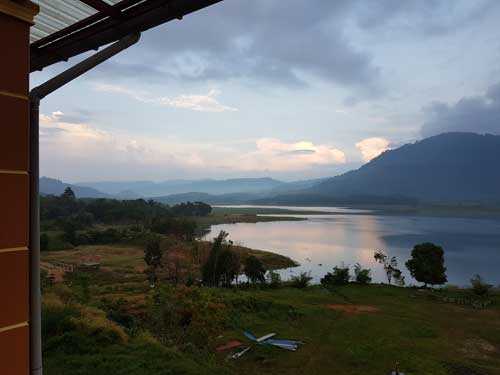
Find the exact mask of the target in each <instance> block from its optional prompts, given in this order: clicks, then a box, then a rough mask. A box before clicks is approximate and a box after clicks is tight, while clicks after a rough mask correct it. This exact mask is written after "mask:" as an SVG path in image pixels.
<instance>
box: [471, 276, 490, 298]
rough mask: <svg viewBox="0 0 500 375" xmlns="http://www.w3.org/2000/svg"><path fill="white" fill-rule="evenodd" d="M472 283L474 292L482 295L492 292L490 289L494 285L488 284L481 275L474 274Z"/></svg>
mask: <svg viewBox="0 0 500 375" xmlns="http://www.w3.org/2000/svg"><path fill="white" fill-rule="evenodd" d="M470 283H471V285H472V291H473V293H474V294H475V295H477V296H480V297H483V296H487V295H488V294H489V293H490V289H491V288H493V285H491V284H487V283H486V282H485V281H484V280H483V278H482V277H481V276H480V275H474V277H473V278H472V279H471V280H470Z"/></svg>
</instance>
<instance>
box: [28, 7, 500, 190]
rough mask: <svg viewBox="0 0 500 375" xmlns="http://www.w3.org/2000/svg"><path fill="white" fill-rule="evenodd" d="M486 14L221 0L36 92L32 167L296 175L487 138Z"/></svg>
mask: <svg viewBox="0 0 500 375" xmlns="http://www.w3.org/2000/svg"><path fill="white" fill-rule="evenodd" d="M499 19H500V1H497V0H477V1H476V0H453V1H441V0H407V1H400V0H379V1H371V0H364V1H361V0H336V1H331V0H287V1H286V2H284V1H282V0H252V1H248V0H224V1H223V2H221V3H219V4H216V5H214V6H212V7H210V8H207V9H205V10H202V11H200V12H197V13H195V14H191V15H189V16H186V17H184V19H183V20H180V21H173V22H171V23H168V24H165V25H163V26H160V27H157V28H155V29H153V30H150V31H147V32H145V33H143V34H142V37H141V41H140V42H139V43H138V44H136V45H135V46H133V47H131V48H130V49H128V50H127V51H125V52H122V53H121V54H120V55H118V56H116V57H114V58H113V59H112V60H109V61H108V62H106V63H104V64H102V65H100V66H99V67H97V68H96V69H94V70H93V71H92V72H89V73H87V74H86V75H84V76H82V77H80V78H78V79H77V80H75V81H73V82H71V83H70V84H68V85H67V86H65V87H63V88H61V89H60V90H58V91H57V92H55V93H53V94H51V95H50V96H49V97H47V98H46V99H44V101H43V102H42V105H41V109H40V112H41V115H40V153H41V155H40V158H41V165H40V168H41V174H42V175H45V176H49V177H55V178H59V179H62V180H64V181H67V182H82V181H109V180H122V181H123V180H155V181H162V180H169V179H202V178H236V177H238V178H239V177H274V178H277V179H281V180H286V181H290V180H303V179H309V178H318V177H327V176H334V175H336V174H339V173H343V172H345V171H347V170H350V169H353V168H358V167H359V166H361V165H362V164H363V163H366V162H368V161H369V160H371V159H372V158H374V157H376V156H378V155H379V154H380V153H381V152H383V151H385V150H387V149H391V148H395V147H398V146H400V145H402V144H404V143H408V142H415V141H417V140H419V139H422V138H424V137H429V136H432V135H436V134H439V133H443V132H450V131H471V132H476V133H493V134H500V27H499V26H498V20H499ZM88 55H89V54H86V55H83V56H78V57H75V58H73V59H70V60H69V62H67V63H59V64H57V65H54V66H51V67H49V68H46V69H45V70H43V71H42V72H37V73H33V74H32V75H31V86H32V87H35V86H36V85H38V84H40V83H42V82H44V81H45V80H47V79H49V78H50V77H52V76H54V75H55V74H57V73H58V72H61V71H63V70H65V69H67V68H68V67H69V66H71V65H73V64H74V63H76V62H78V61H80V60H81V59H82V58H83V57H86V56H88Z"/></svg>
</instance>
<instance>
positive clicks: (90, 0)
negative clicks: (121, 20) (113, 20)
mask: <svg viewBox="0 0 500 375" xmlns="http://www.w3.org/2000/svg"><path fill="white" fill-rule="evenodd" d="M80 2H82V3H84V4H86V5H88V6H89V7H91V8H94V9H95V10H97V11H99V12H102V13H104V14H106V15H108V16H110V17H119V16H120V11H119V10H117V9H115V8H114V7H113V6H111V5H109V4H108V3H105V2H104V1H103V0H80Z"/></svg>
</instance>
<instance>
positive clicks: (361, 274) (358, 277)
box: [354, 263, 372, 284]
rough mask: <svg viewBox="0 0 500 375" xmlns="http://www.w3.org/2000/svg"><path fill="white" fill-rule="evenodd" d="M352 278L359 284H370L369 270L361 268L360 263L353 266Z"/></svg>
mask: <svg viewBox="0 0 500 375" xmlns="http://www.w3.org/2000/svg"><path fill="white" fill-rule="evenodd" d="M354 280H355V281H356V282H357V283H359V284H370V283H371V281H372V278H371V270H370V269H368V268H362V267H361V264H359V263H356V264H355V266H354Z"/></svg>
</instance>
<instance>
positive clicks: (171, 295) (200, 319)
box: [148, 285, 228, 351]
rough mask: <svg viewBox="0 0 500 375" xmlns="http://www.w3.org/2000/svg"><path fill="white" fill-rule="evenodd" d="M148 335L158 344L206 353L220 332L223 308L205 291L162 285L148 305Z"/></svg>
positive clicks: (219, 302) (225, 311)
mask: <svg viewBox="0 0 500 375" xmlns="http://www.w3.org/2000/svg"><path fill="white" fill-rule="evenodd" d="M148 315H149V318H148V323H149V325H150V331H151V333H152V334H153V335H154V336H155V337H156V338H157V339H158V340H159V341H160V342H161V343H162V344H167V345H168V344H170V345H172V344H173V345H178V346H179V347H181V348H194V349H196V350H198V351H206V350H207V349H208V350H209V347H210V346H211V344H212V340H214V338H215V337H217V335H218V334H220V332H221V331H222V330H223V329H224V326H225V324H226V322H227V320H228V318H227V307H226V305H225V304H224V303H223V302H222V300H221V299H220V298H219V297H217V296H215V295H214V294H213V293H212V292H211V291H210V290H209V289H206V288H198V287H186V286H178V287H173V286H171V285H162V286H160V287H158V288H156V290H155V294H154V296H153V298H152V299H151V300H150V301H149V307H148Z"/></svg>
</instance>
